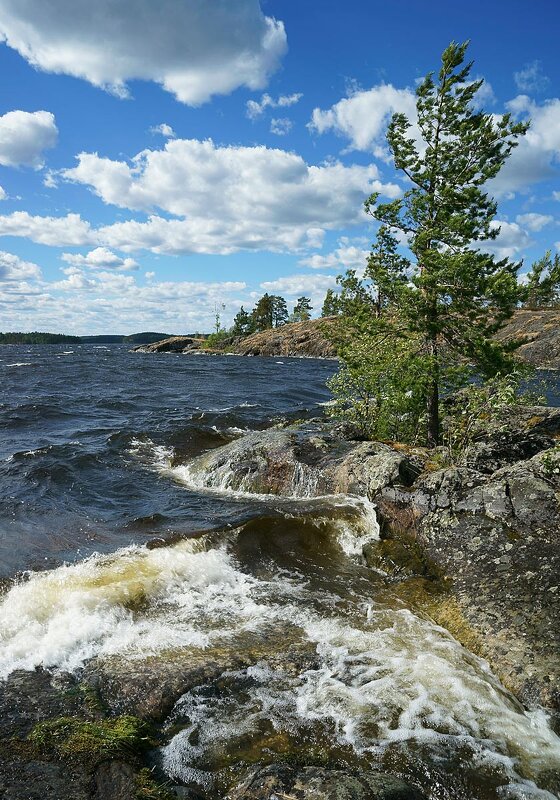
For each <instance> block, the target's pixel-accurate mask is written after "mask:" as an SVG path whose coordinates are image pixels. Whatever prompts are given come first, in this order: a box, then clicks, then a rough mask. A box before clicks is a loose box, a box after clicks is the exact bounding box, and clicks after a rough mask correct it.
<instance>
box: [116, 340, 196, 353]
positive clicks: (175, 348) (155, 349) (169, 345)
mask: <svg viewBox="0 0 560 800" xmlns="http://www.w3.org/2000/svg"><path fill="white" fill-rule="evenodd" d="M203 345H204V339H195V338H193V337H192V336H170V337H169V338H168V339H161V340H160V341H159V342H152V344H140V345H137V346H136V347H133V348H132V350H133V351H134V352H136V353H191V352H193V351H195V350H200V348H201V347H202V346H203Z"/></svg>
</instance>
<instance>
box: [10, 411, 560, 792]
mask: <svg viewBox="0 0 560 800" xmlns="http://www.w3.org/2000/svg"><path fill="white" fill-rule="evenodd" d="M559 439H560V409H550V408H540V407H536V408H531V409H524V410H523V411H522V412H519V413H517V412H516V415H515V418H511V419H510V420H509V427H508V429H507V430H505V429H504V428H503V427H501V428H500V429H499V430H496V432H495V433H493V434H490V435H489V436H488V437H486V438H485V439H484V440H483V441H480V442H478V443H477V444H475V445H473V446H472V447H471V448H470V450H469V451H468V452H467V453H466V454H465V455H464V457H463V458H462V459H461V461H460V463H458V464H456V465H454V466H452V467H441V466H440V465H439V463H438V461H437V457H436V458H434V454H433V452H428V451H425V450H423V449H422V448H408V447H404V446H398V445H393V444H387V443H380V442H365V441H359V440H358V439H357V438H356V437H355V431H353V429H352V428H351V427H350V426H347V425H333V424H326V423H324V422H321V421H311V422H306V423H301V424H297V425H290V426H279V427H275V428H271V429H268V430H265V431H259V432H255V433H250V434H248V435H245V436H243V437H241V438H239V439H236V440H234V441H232V442H230V443H229V444H226V445H224V446H221V447H218V448H216V449H214V450H211V451H209V452H207V453H204V454H202V455H200V456H198V457H197V458H195V459H193V460H192V461H190V462H189V465H188V469H189V479H190V480H191V481H192V483H193V484H194V485H195V486H199V487H205V488H210V489H222V490H223V489H229V490H234V491H241V492H245V493H259V494H269V495H276V496H279V497H286V498H288V497H296V498H310V499H312V498H317V497H320V496H323V495H336V494H344V495H355V496H356V497H360V498H367V500H369V501H371V502H372V503H374V504H375V506H376V510H377V518H378V521H379V524H380V534H379V538H378V539H374V540H371V537H369V540H368V542H367V543H366V544H365V545H364V547H363V553H362V558H363V559H364V562H365V563H367V564H368V565H369V567H370V568H371V569H372V570H374V571H376V572H377V573H378V574H379V576H380V580H382V581H385V583H386V585H387V587H388V590H390V591H391V592H392V594H393V595H394V596H395V597H397V598H398V602H399V603H401V604H402V607H403V608H409V609H411V610H413V611H414V612H415V613H416V614H419V615H421V616H422V615H425V616H428V617H429V618H431V619H433V620H434V621H435V622H436V623H438V624H439V625H441V626H442V627H444V628H446V629H447V630H449V631H450V632H451V633H452V634H453V636H454V637H455V638H456V639H458V640H459V641H460V642H461V643H462V644H463V645H464V646H465V647H466V648H467V649H468V650H470V651H471V652H473V653H475V654H477V655H479V656H482V657H483V658H485V659H487V660H488V661H489V663H490V665H491V667H492V669H493V670H494V672H495V673H496V674H497V675H498V677H499V678H500V679H501V681H502V683H503V684H504V686H505V687H506V689H508V690H510V691H511V692H512V693H513V694H514V695H515V697H516V698H517V700H518V701H519V703H520V704H523V705H524V706H525V707H527V708H537V707H544V708H545V709H546V710H547V711H548V712H549V713H550V714H551V715H552V717H553V719H554V720H555V723H554V724H555V725H556V728H557V730H558V729H560V690H559V686H560V683H559V682H560V658H559V656H560V626H559V625H558V619H560V583H559V576H560V546H559V545H560V513H559V512H560V508H559V502H560V501H559V498H560V447H559V446H558V444H557V442H558V440H559ZM372 524H373V523H372ZM162 545H164V543H162V542H154V543H153V547H159V546H162ZM277 634H278V635H277V639H278V641H277V642H276V643H275V641H274V632H271V635H270V636H269V637H268V638H267V641H266V643H263V641H262V640H260V639H259V638H258V637H257V638H255V642H254V645H251V647H248V648H247V649H246V651H244V652H239V653H237V654H236V655H235V656H232V654H231V652H230V653H228V652H226V651H225V650H224V651H216V652H214V653H213V654H212V656H211V657H209V656H206V655H205V653H204V651H201V653H200V657H199V658H198V659H194V658H193V656H192V653H191V654H190V655H189V656H188V657H186V656H184V655H183V656H181V653H180V652H177V653H175V654H174V655H173V657H172V658H171V657H169V656H168V655H166V654H162V655H154V656H151V657H148V658H145V659H143V660H138V661H125V662H123V661H122V660H119V659H118V658H105V659H102V660H94V661H92V662H91V663H89V664H86V666H85V668H84V669H82V670H81V671H78V672H77V673H75V674H72V675H70V674H65V673H62V674H61V673H55V674H50V673H49V672H47V671H43V670H36V671H34V672H24V671H16V672H14V673H12V674H11V675H10V676H9V678H8V679H7V681H6V682H5V683H4V684H3V685H2V691H1V693H0V785H1V787H2V788H1V790H0V797H2V798H3V799H5V800H23V798H26V800H35V798H37V800H39V798H41V800H66V798H68V799H69V800H137V799H138V798H144V799H145V800H171V798H188V799H189V800H201V798H202V795H200V794H197V793H196V792H195V791H194V790H192V789H190V788H186V787H184V786H180V785H175V784H174V783H173V782H172V781H170V780H169V778H168V777H166V775H164V774H163V773H162V772H161V771H160V769H159V767H156V766H155V762H154V761H153V759H152V757H151V756H150V753H151V752H152V751H153V749H154V748H155V747H157V746H158V745H159V744H161V743H162V742H163V741H165V739H166V737H168V735H169V723H166V720H167V719H168V717H169V714H170V712H171V710H172V708H173V707H174V704H175V703H176V702H177V701H178V699H179V698H180V697H181V696H182V695H184V693H185V692H188V691H189V690H192V689H193V688H196V687H199V686H201V685H204V686H207V687H210V688H209V689H208V691H211V692H214V693H215V692H220V691H224V680H225V679H224V677H223V676H224V675H228V674H231V673H232V671H234V670H239V669H240V668H244V667H245V668H246V667H248V666H250V665H251V664H254V663H255V662H256V661H257V660H258V658H259V657H261V656H262V652H263V651H262V648H263V646H264V644H266V648H267V654H268V655H269V656H270V653H271V652H274V651H275V650H276V651H277V654H278V655H277V657H278V659H280V660H281V662H282V664H283V665H284V666H286V665H288V668H290V665H291V664H292V665H293V669H294V670H300V669H302V668H310V667H311V666H312V665H313V658H314V655H313V652H311V651H309V652H307V651H305V652H303V651H302V650H301V649H297V648H295V649H294V648H291V647H290V645H289V642H288V641H287V640H286V639H285V636H284V632H283V631H282V630H279V631H278V632H277ZM209 696H212V695H209ZM520 707H521V706H520ZM166 724H167V727H166ZM228 775H230V777H229V779H228V780H229V783H228V784H227V786H226V789H225V790H224V794H225V795H226V796H227V797H228V798H230V800H267V799H268V798H271V797H279V798H281V800H283V799H284V798H290V800H292V798H295V800H339V799H340V800H366V799H367V800H421V798H422V795H421V794H420V793H419V792H418V791H417V789H415V788H414V787H413V786H411V785H409V784H407V783H406V782H405V781H403V780H402V779H401V778H400V777H399V776H398V774H397V775H393V774H385V773H384V772H369V771H367V770H365V771H364V770H363V769H359V768H357V767H356V768H355V769H354V768H350V767H347V768H344V769H341V768H340V767H337V766H336V765H334V764H331V765H324V764H306V763H304V762H301V761H300V762H299V763H293V762H290V761H286V762H281V761H278V760H274V762H273V763H270V762H269V761H267V759H266V757H265V758H264V760H263V759H262V753H261V755H260V756H259V757H258V758H257V757H255V763H254V764H253V765H251V764H250V762H249V765H248V764H247V763H246V764H245V767H244V769H243V770H242V771H241V772H238V773H228ZM226 790H227V791H226ZM224 794H221V795H218V796H224ZM210 796H211V797H212V798H213V797H214V795H210ZM204 797H206V795H204Z"/></svg>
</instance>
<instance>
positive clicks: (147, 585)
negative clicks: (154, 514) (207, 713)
mask: <svg viewBox="0 0 560 800" xmlns="http://www.w3.org/2000/svg"><path fill="white" fill-rule="evenodd" d="M254 584H255V581H254V579H252V578H251V577H250V576H248V575H246V574H244V573H243V572H240V571H239V570H238V569H236V567H235V566H234V564H233V561H232V559H231V557H230V556H229V555H228V554H227V553H226V552H225V551H224V550H221V549H213V550H208V551H206V550H204V549H202V545H201V542H193V541H192V540H190V541H184V542H180V543H179V544H177V545H175V546H174V547H169V548H158V549H155V550H147V549H144V548H139V547H130V548H127V549H125V550H120V551H118V552H117V553H115V554H114V555H112V556H92V557H90V558H88V559H86V560H85V561H82V562H79V563H78V564H73V565H68V566H62V567H58V568H57V569H54V570H50V571H47V572H39V573H31V574H29V575H28V576H27V579H25V580H22V581H21V582H20V583H18V584H17V585H15V586H14V587H12V588H11V589H10V590H9V591H8V593H7V594H6V595H5V597H4V598H3V600H2V602H1V603H0V676H3V677H5V676H6V675H8V674H9V673H10V672H11V671H12V670H14V669H33V668H35V667H37V666H43V667H56V668H60V669H65V670H73V669H76V668H77V667H78V666H80V665H82V664H83V663H84V662H85V661H86V660H87V659H89V658H92V657H93V656H104V655H112V654H127V655H129V656H131V657H136V658H138V657H144V656H146V655H148V654H150V653H157V652H161V651H162V650H165V649H168V648H174V647H195V648H203V647H206V646H208V644H209V643H210V641H211V640H213V639H214V638H216V637H217V636H220V635H223V634H224V632H225V633H228V632H231V631H230V624H231V623H230V616H231V614H232V612H233V616H234V618H235V619H237V620H238V622H239V621H240V622H241V624H243V623H245V622H246V619H247V617H251V615H252V614H253V612H254V613H255V614H257V615H260V614H262V611H261V609H260V607H259V608H257V606H256V604H255V601H254V600H253V599H252V597H251V593H252V590H253V588H254ZM144 605H145V609H143V610H141V611H139V612H135V611H134V609H135V608H137V607H142V606H144ZM236 611H238V613H236ZM233 629H235V625H233Z"/></svg>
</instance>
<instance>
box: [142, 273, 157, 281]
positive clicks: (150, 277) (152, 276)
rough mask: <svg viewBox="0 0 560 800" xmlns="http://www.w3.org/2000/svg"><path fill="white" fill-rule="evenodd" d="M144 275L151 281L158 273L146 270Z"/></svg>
mask: <svg viewBox="0 0 560 800" xmlns="http://www.w3.org/2000/svg"><path fill="white" fill-rule="evenodd" d="M144 277H145V278H146V280H147V281H151V280H153V279H154V278H155V277H156V273H155V272H145V273H144Z"/></svg>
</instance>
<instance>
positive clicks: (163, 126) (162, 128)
mask: <svg viewBox="0 0 560 800" xmlns="http://www.w3.org/2000/svg"><path fill="white" fill-rule="evenodd" d="M150 133H160V134H161V135H162V136H165V138H166V139H174V138H175V136H176V135H177V134H176V133H175V131H174V130H173V128H172V127H171V125H168V124H167V122H161V123H160V124H159V125H153V126H152V127H151V128H150Z"/></svg>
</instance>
